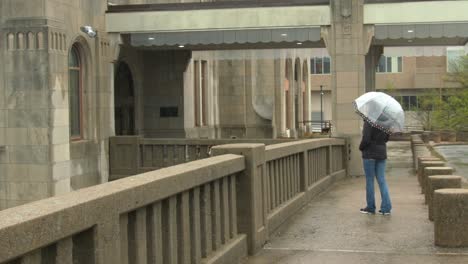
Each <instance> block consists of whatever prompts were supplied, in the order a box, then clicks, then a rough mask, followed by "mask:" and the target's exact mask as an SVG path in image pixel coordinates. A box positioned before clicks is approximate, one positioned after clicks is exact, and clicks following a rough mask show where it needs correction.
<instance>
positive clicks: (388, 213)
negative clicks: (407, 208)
mask: <svg viewBox="0 0 468 264" xmlns="http://www.w3.org/2000/svg"><path fill="white" fill-rule="evenodd" d="M379 214H381V215H391V213H390V212H383V211H382V210H379Z"/></svg>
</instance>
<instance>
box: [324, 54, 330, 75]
mask: <svg viewBox="0 0 468 264" xmlns="http://www.w3.org/2000/svg"><path fill="white" fill-rule="evenodd" d="M330 68H331V63H330V57H323V73H330Z"/></svg>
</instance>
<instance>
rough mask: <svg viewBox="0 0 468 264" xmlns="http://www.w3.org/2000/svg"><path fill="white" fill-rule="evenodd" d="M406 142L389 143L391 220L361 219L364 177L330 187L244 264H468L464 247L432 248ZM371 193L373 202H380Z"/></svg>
mask: <svg viewBox="0 0 468 264" xmlns="http://www.w3.org/2000/svg"><path fill="white" fill-rule="evenodd" d="M411 166H412V159H411V150H410V146H409V143H406V142H391V143H390V144H389V160H388V168H387V181H388V184H389V188H390V195H391V198H392V203H393V211H392V215H391V216H385V217H384V216H381V215H363V214H360V213H359V208H361V207H364V205H365V189H364V184H365V182H364V177H360V178H352V179H346V180H343V181H340V182H338V183H336V184H335V185H334V186H333V187H332V189H331V190H330V191H329V192H326V193H324V194H322V195H321V196H320V197H318V198H316V199H314V200H313V201H312V202H311V203H310V204H308V205H307V206H306V207H304V208H303V209H302V210H301V211H300V212H299V213H298V214H297V216H296V217H293V218H292V219H290V220H288V222H286V223H285V224H283V225H282V226H281V227H280V228H279V230H278V231H277V233H276V234H275V235H274V236H273V237H272V239H271V241H270V242H269V243H268V244H267V245H265V247H264V250H262V251H261V252H260V253H259V254H257V255H256V256H254V257H250V258H249V259H247V260H246V262H245V263H246V264H264V263H265V264H266V263H268V264H272V263H281V264H288V263H291V264H292V263H295V264H296V263H320V264H332V263H347V264H358V263H359V264H367V263H369V264H371V263H372V264H378V263H385V264H392V263H395V264H397V263H398V264H400V263H411V264H418V263H424V264H433V263H434V264H435V263H444V264H445V263H450V264H452V263H453V264H458V263H460V264H461V263H468V248H464V249H444V248H438V247H435V246H434V243H433V234H434V232H433V228H434V227H433V223H432V222H430V221H429V220H428V219H427V206H425V205H424V198H423V196H422V195H421V194H419V193H420V189H419V186H418V183H417V179H416V177H415V176H414V174H413V172H412V169H411ZM379 195H380V193H379V192H378V190H376V199H377V200H376V201H377V202H378V203H380V199H379Z"/></svg>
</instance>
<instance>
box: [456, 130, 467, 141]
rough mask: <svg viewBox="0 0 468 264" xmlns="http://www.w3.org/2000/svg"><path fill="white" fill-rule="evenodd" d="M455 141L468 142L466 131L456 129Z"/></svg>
mask: <svg viewBox="0 0 468 264" xmlns="http://www.w3.org/2000/svg"><path fill="white" fill-rule="evenodd" d="M457 141H464V142H468V131H458V132H457Z"/></svg>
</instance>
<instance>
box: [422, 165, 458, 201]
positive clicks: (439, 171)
mask: <svg viewBox="0 0 468 264" xmlns="http://www.w3.org/2000/svg"><path fill="white" fill-rule="evenodd" d="M452 173H453V169H452V168H450V167H426V168H424V174H423V175H424V177H423V179H424V182H423V184H424V190H425V191H424V202H425V203H426V204H427V203H428V200H429V176H433V175H452Z"/></svg>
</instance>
